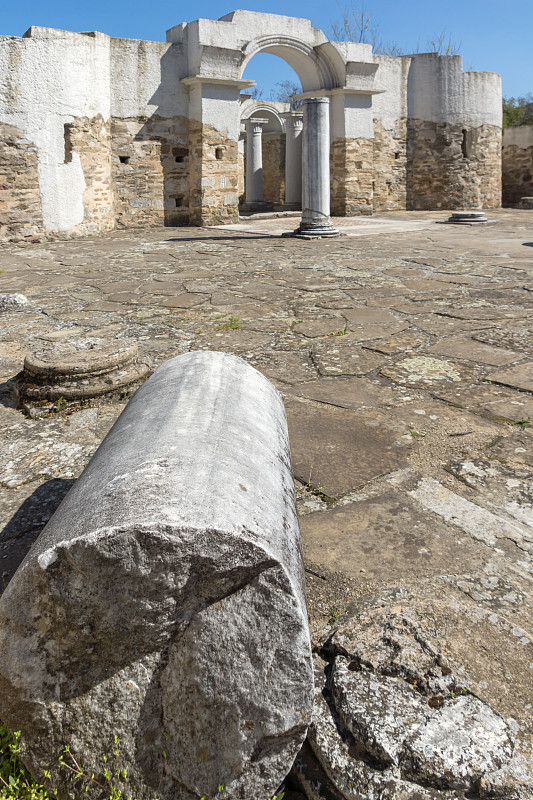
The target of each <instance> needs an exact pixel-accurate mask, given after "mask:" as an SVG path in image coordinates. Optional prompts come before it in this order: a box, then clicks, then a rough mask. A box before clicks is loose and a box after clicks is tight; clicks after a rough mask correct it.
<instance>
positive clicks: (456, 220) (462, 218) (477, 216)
mask: <svg viewBox="0 0 533 800" xmlns="http://www.w3.org/2000/svg"><path fill="white" fill-rule="evenodd" d="M446 221H447V222H450V223H452V224H453V225H479V224H481V223H486V222H488V219H487V217H486V216H485V212H484V211H454V212H453V213H452V215H451V216H450V217H448V219H447V220H446Z"/></svg>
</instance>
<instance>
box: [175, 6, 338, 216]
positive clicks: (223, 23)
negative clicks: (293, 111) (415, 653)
mask: <svg viewBox="0 0 533 800" xmlns="http://www.w3.org/2000/svg"><path fill="white" fill-rule="evenodd" d="M187 28H188V52H189V69H190V70H191V74H189V76H187V77H186V78H184V79H183V80H182V84H184V85H185V86H186V87H187V88H188V89H189V131H190V134H189V135H190V152H191V175H190V186H191V191H190V217H191V222H192V223H193V224H211V223H213V222H225V221H227V222H230V221H233V220H235V219H237V217H238V196H239V188H240V187H239V154H238V139H239V133H240V108H239V93H240V91H241V90H242V89H243V88H247V87H249V86H251V85H254V83H253V81H244V80H243V79H242V73H243V71H244V69H245V67H246V65H247V63H248V62H249V61H250V60H251V59H252V58H253V56H254V55H256V54H257V53H270V54H273V55H277V56H279V57H281V58H282V59H284V60H285V61H286V62H287V63H288V64H289V65H290V66H291V67H292V68H293V69H294V70H295V72H296V73H297V75H298V77H299V78H300V82H301V84H302V89H303V92H302V97H303V98H313V97H320V98H327V99H328V101H331V112H330V118H331V121H332V123H333V139H340V140H342V141H343V142H344V140H345V113H344V109H345V95H346V93H350V91H351V90H350V87H348V86H347V85H346V84H347V80H348V78H349V72H348V70H347V58H346V54H345V53H343V51H342V48H341V49H339V46H338V45H335V44H333V43H331V42H329V41H328V40H327V38H326V36H325V35H324V34H323V33H322V32H321V31H319V30H317V29H316V28H313V27H312V25H311V23H310V22H309V20H303V19H296V18H292V17H281V16H277V15H274V14H259V13H255V12H250V11H235V12H232V13H231V14H228V15H227V16H225V17H222V18H221V19H219V20H218V21H216V22H213V21H209V20H198V21H197V22H196V23H191V24H190V25H188V26H187ZM170 34H171V36H172V31H170ZM180 36H181V31H180ZM171 40H172V39H171ZM327 139H329V133H328V136H327V137H326V138H325V139H324V137H322V140H323V141H327ZM342 169H343V174H344V169H345V165H344V163H343V164H342Z"/></svg>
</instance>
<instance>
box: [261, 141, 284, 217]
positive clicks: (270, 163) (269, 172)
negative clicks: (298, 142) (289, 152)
mask: <svg viewBox="0 0 533 800" xmlns="http://www.w3.org/2000/svg"><path fill="white" fill-rule="evenodd" d="M263 200H264V201H265V202H266V203H274V204H279V203H283V202H284V200H285V134H284V133H264V134H263Z"/></svg>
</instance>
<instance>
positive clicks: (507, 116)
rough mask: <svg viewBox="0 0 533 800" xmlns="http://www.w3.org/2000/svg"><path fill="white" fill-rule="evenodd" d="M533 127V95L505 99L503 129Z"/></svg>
mask: <svg viewBox="0 0 533 800" xmlns="http://www.w3.org/2000/svg"><path fill="white" fill-rule="evenodd" d="M514 125H533V94H531V92H530V93H529V94H527V95H526V96H525V97H504V98H503V127H504V128H511V127H513V126H514Z"/></svg>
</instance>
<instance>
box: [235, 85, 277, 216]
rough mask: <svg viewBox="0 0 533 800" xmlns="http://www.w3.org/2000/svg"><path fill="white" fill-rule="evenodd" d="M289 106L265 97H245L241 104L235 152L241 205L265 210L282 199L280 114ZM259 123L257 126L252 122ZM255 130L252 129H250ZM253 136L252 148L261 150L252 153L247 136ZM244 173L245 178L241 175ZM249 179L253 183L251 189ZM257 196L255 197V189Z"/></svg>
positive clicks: (245, 207)
mask: <svg viewBox="0 0 533 800" xmlns="http://www.w3.org/2000/svg"><path fill="white" fill-rule="evenodd" d="M288 109H289V104H288V103H280V102H275V101H268V100H255V99H252V98H250V99H248V100H246V101H245V102H244V103H243V104H242V106H241V133H240V136H239V156H240V164H239V167H240V171H241V181H242V183H243V184H244V190H245V197H246V200H245V202H244V206H243V207H244V209H245V210H246V209H247V210H253V209H254V208H255V210H258V211H259V210H263V205H264V207H265V208H264V210H267V206H268V207H269V208H270V207H272V206H274V205H281V204H282V203H283V202H284V200H285V149H286V148H285V120H284V119H283V117H282V114H283V113H286V112H287V111H288ZM254 122H256V123H259V127H257V125H254V124H253V123H254ZM254 131H255V133H254ZM250 136H252V137H253V141H254V148H253V149H254V150H255V148H256V147H259V148H260V149H261V154H259V153H258V152H256V153H255V158H254V156H253V155H252V150H251V148H250V147H249V145H250V144H251V142H250V140H249V137H250ZM250 156H252V158H254V160H255V169H254V172H255V170H260V174H257V175H255V176H254V175H253V174H252V172H251V171H250V169H249V167H250ZM245 176H246V179H245ZM250 179H251V180H252V181H253V182H254V184H256V186H255V189H252V190H251V187H250V185H249V181H250ZM257 190H259V191H258V197H257V198H256V197H255V193H256V191H257Z"/></svg>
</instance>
